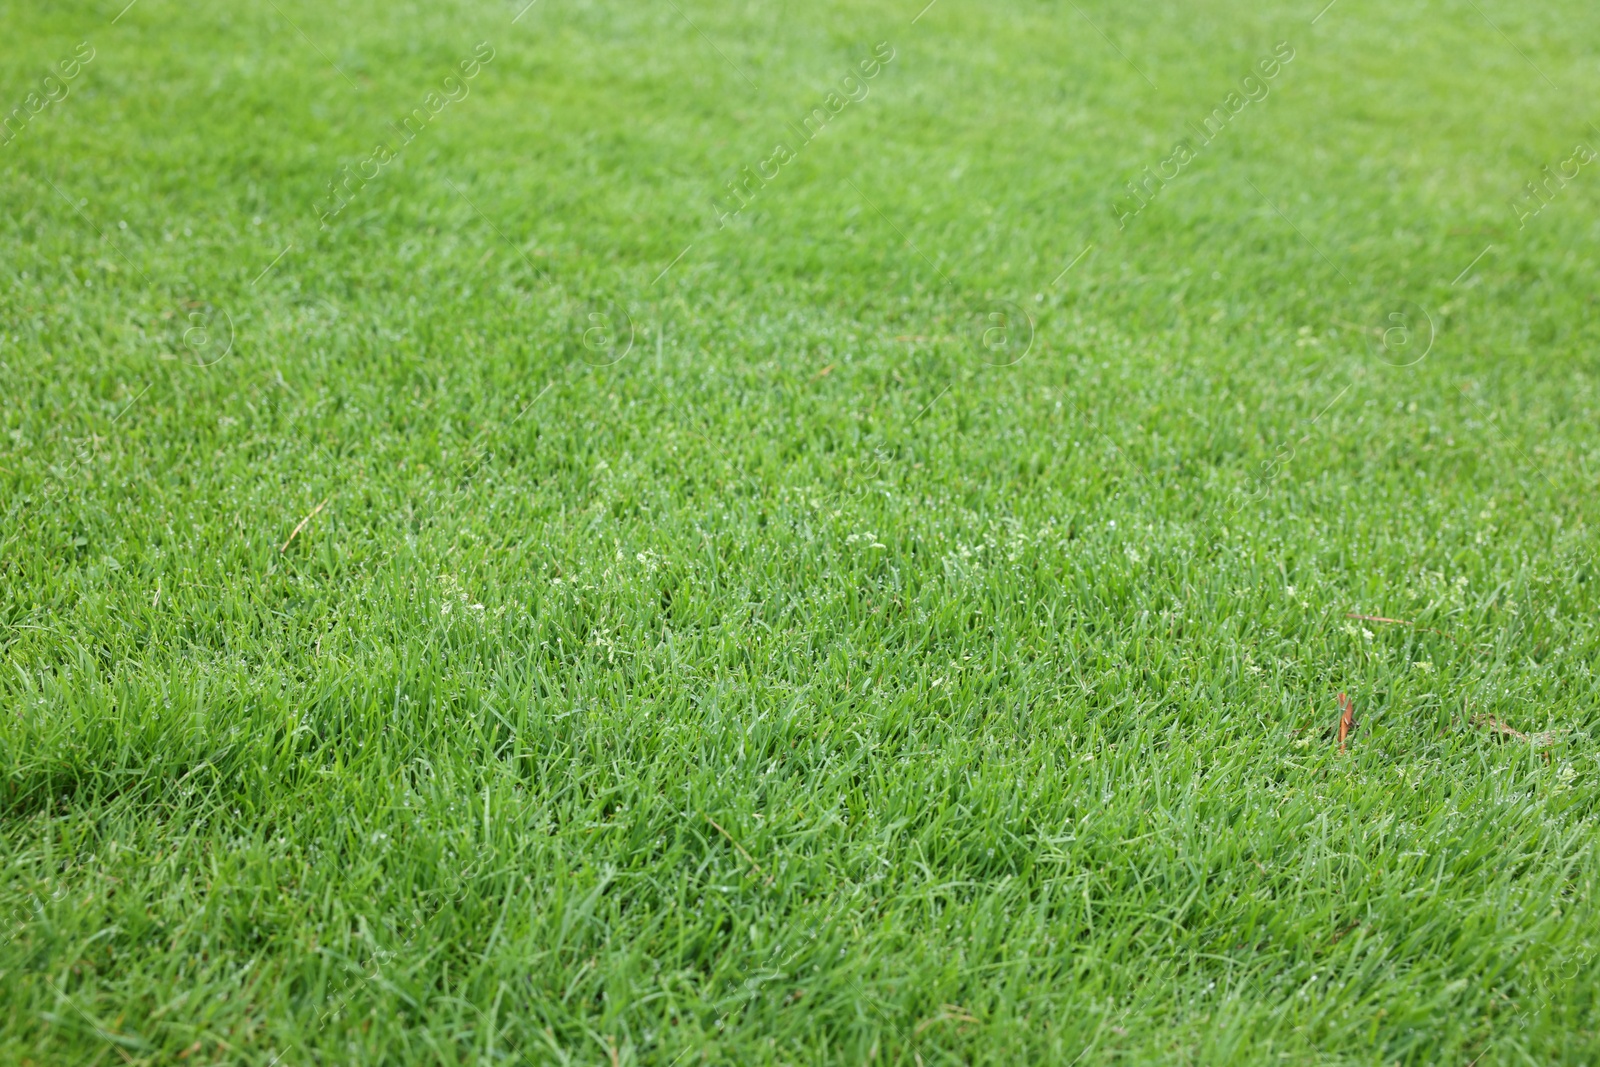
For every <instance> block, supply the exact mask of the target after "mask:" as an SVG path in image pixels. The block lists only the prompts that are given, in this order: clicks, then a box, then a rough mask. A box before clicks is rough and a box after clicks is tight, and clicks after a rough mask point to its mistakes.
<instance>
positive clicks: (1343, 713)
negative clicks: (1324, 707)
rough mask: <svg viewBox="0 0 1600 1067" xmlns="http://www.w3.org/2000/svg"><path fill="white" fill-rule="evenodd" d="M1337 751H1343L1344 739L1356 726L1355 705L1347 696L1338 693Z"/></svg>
mask: <svg viewBox="0 0 1600 1067" xmlns="http://www.w3.org/2000/svg"><path fill="white" fill-rule="evenodd" d="M1339 713H1340V714H1339V751H1340V752H1343V751H1344V743H1345V740H1346V739H1347V738H1348V737H1349V736H1350V732H1351V731H1352V730H1354V729H1355V728H1356V706H1355V704H1353V703H1352V702H1351V700H1350V698H1349V697H1347V696H1345V695H1344V694H1343V693H1340V694H1339Z"/></svg>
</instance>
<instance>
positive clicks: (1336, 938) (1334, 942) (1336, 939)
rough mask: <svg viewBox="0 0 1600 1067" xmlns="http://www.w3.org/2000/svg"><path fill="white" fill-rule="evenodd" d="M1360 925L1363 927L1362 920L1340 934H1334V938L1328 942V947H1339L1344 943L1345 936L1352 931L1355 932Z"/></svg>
mask: <svg viewBox="0 0 1600 1067" xmlns="http://www.w3.org/2000/svg"><path fill="white" fill-rule="evenodd" d="M1360 925H1361V920H1360V919H1357V920H1356V921H1355V922H1353V923H1351V924H1350V925H1349V926H1346V927H1345V928H1344V929H1343V930H1340V931H1339V932H1338V933H1336V934H1334V935H1333V937H1332V938H1331V939H1329V941H1328V947H1329V948H1332V947H1333V946H1334V945H1337V944H1338V943H1339V942H1340V941H1342V940H1343V939H1344V935H1345V934H1348V933H1349V932H1350V931H1351V930H1354V929H1355V928H1356V927H1358V926H1360Z"/></svg>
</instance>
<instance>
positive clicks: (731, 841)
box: [706, 815, 772, 885]
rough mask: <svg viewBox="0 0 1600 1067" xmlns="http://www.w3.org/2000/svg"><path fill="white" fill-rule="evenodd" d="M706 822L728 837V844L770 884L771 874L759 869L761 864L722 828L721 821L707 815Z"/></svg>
mask: <svg viewBox="0 0 1600 1067" xmlns="http://www.w3.org/2000/svg"><path fill="white" fill-rule="evenodd" d="M706 822H708V823H710V824H711V825H712V826H715V827H716V828H717V832H718V833H719V834H721V835H722V836H723V837H726V838H727V839H728V844H730V845H732V846H733V847H734V848H735V849H737V850H738V852H739V855H741V856H743V857H744V858H745V860H746V861H747V862H748V863H749V864H750V866H752V867H754V868H755V869H756V871H757V872H759V873H760V875H761V877H763V878H765V879H766V880H767V883H766V884H767V885H771V884H772V876H771V875H770V874H768V873H767V872H766V871H763V870H762V869H761V864H759V863H757V862H756V861H755V857H754V856H752V855H750V853H748V852H746V851H745V850H744V847H743V846H742V845H740V844H739V842H737V841H735V840H734V839H733V835H732V834H730V833H728V831H726V830H724V829H723V828H722V824H721V823H719V822H717V820H715V819H713V818H712V817H711V816H709V815H707V816H706Z"/></svg>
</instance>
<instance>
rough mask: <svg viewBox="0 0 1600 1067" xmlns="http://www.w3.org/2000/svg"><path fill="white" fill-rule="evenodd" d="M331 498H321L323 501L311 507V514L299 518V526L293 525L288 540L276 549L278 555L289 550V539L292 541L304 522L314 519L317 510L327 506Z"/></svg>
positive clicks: (303, 526) (303, 525) (304, 526)
mask: <svg viewBox="0 0 1600 1067" xmlns="http://www.w3.org/2000/svg"><path fill="white" fill-rule="evenodd" d="M332 499H333V498H332V497H326V498H324V499H323V501H322V503H320V504H318V505H317V506H316V507H314V508H312V509H311V514H309V515H307V516H306V517H305V518H303V519H301V520H300V525H299V526H296V527H295V528H294V530H293V532H291V533H290V534H289V540H288V541H285V542H284V543H283V547H282V548H280V549H278V554H279V555H280V556H281V555H283V554H284V553H285V552H287V551H289V543H290V542H291V541H293V540H294V539H295V538H296V537H297V536H299V534H300V531H301V530H304V529H305V528H306V523H308V522H310V521H311V520H312V519H314V518H316V517H317V512H319V511H321V510H322V509H323V508H325V507H327V506H328V501H329V500H332Z"/></svg>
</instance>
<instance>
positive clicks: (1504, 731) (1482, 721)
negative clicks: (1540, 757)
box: [1472, 714, 1561, 748]
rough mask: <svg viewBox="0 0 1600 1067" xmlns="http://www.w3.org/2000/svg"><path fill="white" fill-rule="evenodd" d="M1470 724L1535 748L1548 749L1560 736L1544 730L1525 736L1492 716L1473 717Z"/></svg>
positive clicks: (1552, 731)
mask: <svg viewBox="0 0 1600 1067" xmlns="http://www.w3.org/2000/svg"><path fill="white" fill-rule="evenodd" d="M1472 724H1473V725H1474V726H1483V727H1487V728H1488V730H1489V732H1490V733H1494V734H1500V735H1501V736H1502V737H1512V738H1516V739H1517V740H1518V741H1527V742H1529V743H1531V744H1532V745H1533V746H1534V747H1535V748H1548V747H1549V746H1551V745H1553V744H1555V743H1556V739H1557V738H1559V737H1560V736H1561V731H1560V730H1546V731H1544V732H1543V733H1537V734H1525V733H1523V732H1522V731H1521V730H1518V729H1516V728H1515V727H1513V726H1510V725H1508V724H1506V723H1503V722H1501V721H1500V720H1499V719H1497V718H1495V717H1494V716H1493V715H1487V714H1480V715H1474V716H1473V717H1472Z"/></svg>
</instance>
